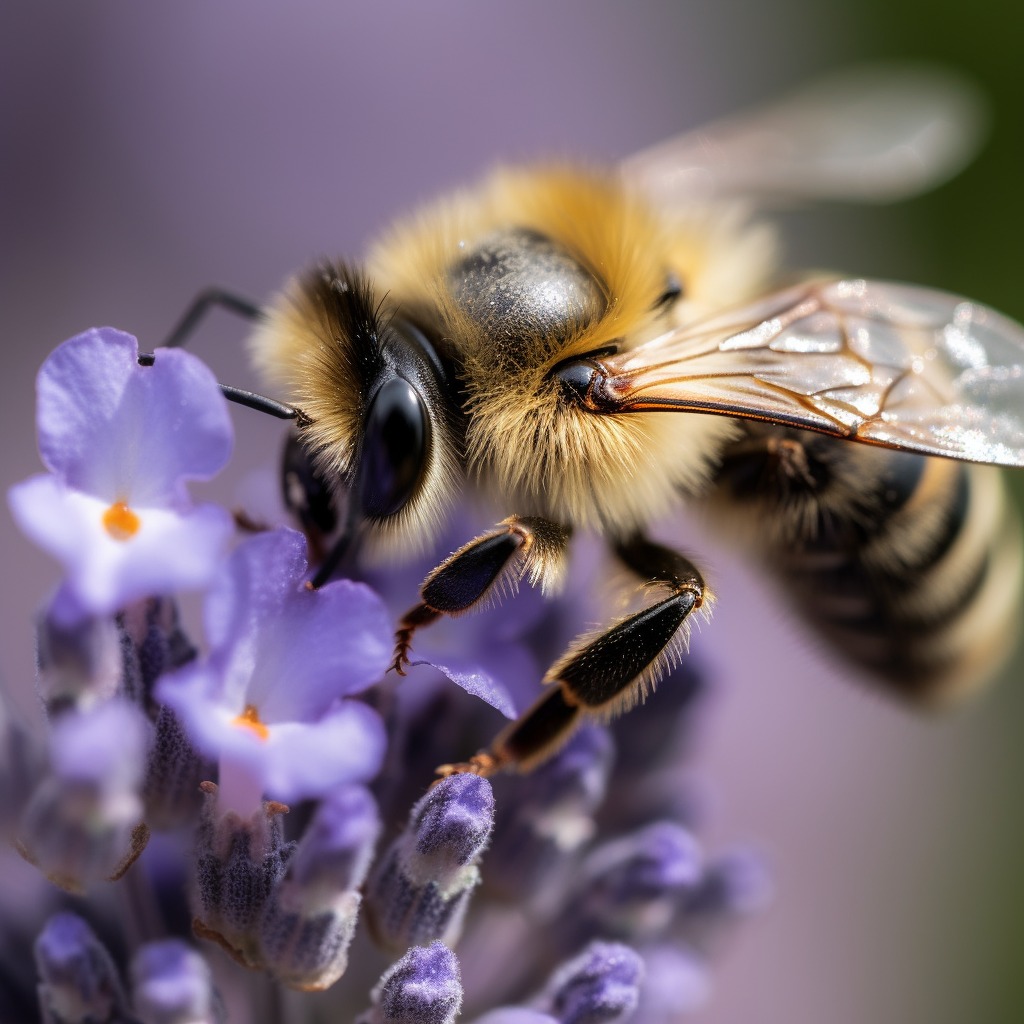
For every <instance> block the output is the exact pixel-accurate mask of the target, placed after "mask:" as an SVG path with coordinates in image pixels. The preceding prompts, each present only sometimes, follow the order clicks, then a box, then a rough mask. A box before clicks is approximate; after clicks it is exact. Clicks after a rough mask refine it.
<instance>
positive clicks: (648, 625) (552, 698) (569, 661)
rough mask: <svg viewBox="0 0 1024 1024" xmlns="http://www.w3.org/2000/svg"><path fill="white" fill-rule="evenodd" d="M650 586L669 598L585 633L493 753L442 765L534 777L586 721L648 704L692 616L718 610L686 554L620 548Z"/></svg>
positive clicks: (445, 771)
mask: <svg viewBox="0 0 1024 1024" xmlns="http://www.w3.org/2000/svg"><path fill="white" fill-rule="evenodd" d="M615 553H616V555H617V556H618V557H619V558H620V559H621V560H622V561H623V562H624V563H625V564H626V565H627V566H628V567H629V568H630V569H631V570H633V572H635V573H636V574H637V575H638V576H639V577H640V578H641V579H642V580H643V581H644V582H645V583H647V584H649V585H652V586H656V587H658V588H659V589H662V590H667V591H668V595H667V596H665V597H662V598H661V599H660V600H657V601H655V602H654V603H653V604H650V605H648V606H647V607H646V608H643V609H641V610H640V611H638V612H635V613H633V614H632V615H628V616H627V617H626V618H624V619H621V620H620V621H618V622H616V623H614V624H612V625H611V626H610V627H608V628H606V629H604V630H601V631H599V632H597V633H591V634H585V635H584V636H582V637H580V638H579V639H577V641H576V642H575V643H574V644H573V645H572V646H571V647H570V648H569V650H568V651H567V652H566V653H565V654H564V655H563V656H562V657H561V658H560V659H559V660H558V661H557V662H556V663H555V664H554V665H553V666H552V667H551V668H550V669H549V670H548V672H547V674H546V676H545V678H544V681H545V683H547V684H550V685H549V686H548V687H547V688H546V689H545V691H544V693H543V694H542V695H541V696H540V697H539V698H538V699H537V701H536V702H535V703H534V704H533V705H532V706H531V707H530V708H528V709H527V710H526V712H525V713H524V714H523V715H522V716H520V718H518V719H517V720H516V721H515V722H512V723H511V724H510V725H509V726H507V727H506V728H505V729H504V730H503V731H502V732H501V733H499V734H498V736H497V738H496V739H495V740H494V742H493V743H492V744H491V746H490V747H489V748H488V749H487V750H486V751H483V752H481V753H479V754H477V755H476V756H475V757H472V758H470V760H469V761H466V762H464V763H462V764H453V765H442V766H441V767H440V768H439V769H438V772H439V773H440V774H442V775H450V774H454V773H458V772H473V773H475V774H477V775H485V776H486V775H492V774H494V773H495V772H497V771H501V770H502V769H503V768H508V767H516V768H518V769H519V770H520V771H529V770H530V769H531V768H533V767H534V766H535V765H537V764H539V763H540V762H541V761H543V760H545V759H546V758H547V757H549V756H550V755H551V754H553V753H554V752H555V751H556V750H558V748H559V747H560V746H561V745H562V744H563V743H565V741H566V740H567V739H568V738H569V736H570V735H572V732H573V730H574V729H575V727H576V726H577V725H578V724H579V723H580V722H581V721H582V720H583V719H585V718H598V719H609V718H614V717H616V716H617V715H619V714H621V713H622V712H624V711H627V710H628V709H629V708H631V707H632V706H633V705H634V704H636V703H637V702H638V701H639V700H641V699H643V697H644V696H645V695H646V693H647V691H648V689H650V688H652V687H653V686H654V684H655V683H657V681H658V679H659V678H660V677H661V676H662V674H663V673H664V672H665V671H666V669H668V668H670V667H671V666H672V665H673V664H674V663H675V661H676V660H677V659H678V657H679V656H680V654H681V653H682V651H683V649H684V647H685V642H686V632H687V629H686V627H687V619H688V618H689V616H690V614H691V613H692V612H694V611H696V610H697V609H699V608H701V607H706V606H707V604H709V603H710V593H709V592H708V590H707V587H706V585H705V583H704V579H703V577H702V576H701V574H700V572H699V571H698V570H697V568H696V567H695V566H694V565H693V563H692V562H691V561H690V560H689V559H688V558H686V557H685V556H684V555H681V554H679V553H678V552H676V551H673V550H671V549H670V548H666V547H662V546H661V545H660V544H655V543H653V542H652V541H649V540H647V539H646V538H645V537H639V536H638V537H634V538H632V539H630V540H628V541H624V542H621V543H619V544H617V545H616V547H615Z"/></svg>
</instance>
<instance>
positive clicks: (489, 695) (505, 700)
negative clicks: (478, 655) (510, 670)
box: [410, 659, 517, 718]
mask: <svg viewBox="0 0 1024 1024" xmlns="http://www.w3.org/2000/svg"><path fill="white" fill-rule="evenodd" d="M410 664H411V665H429V666H430V667H431V668H436V669H437V670H438V672H441V673H443V674H444V675H445V676H447V677H448V678H449V679H450V680H451V681H452V682H453V683H455V685H456V686H461V687H462V689H463V690H465V691H466V693H471V694H472V695H473V696H474V697H479V698H480V699H481V700H483V701H486V702H487V703H488V704H490V705H491V707H492V708H496V709H497V710H498V711H500V712H501V713H502V714H503V715H504V716H505V717H506V718H515V717H516V714H517V712H516V706H515V702H514V701H513V700H512V695H511V694H510V693H509V692H508V690H507V689H505V687H504V686H503V685H502V684H501V683H499V682H498V680H497V679H495V678H494V676H492V675H490V674H489V673H487V672H484V671H483V670H482V669H480V668H479V667H478V666H473V667H472V668H459V667H457V663H456V664H452V663H451V661H449V663H448V664H442V663H441V662H440V661H432V660H427V659H424V660H422V661H412V662H410Z"/></svg>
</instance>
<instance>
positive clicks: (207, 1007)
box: [131, 939, 227, 1024]
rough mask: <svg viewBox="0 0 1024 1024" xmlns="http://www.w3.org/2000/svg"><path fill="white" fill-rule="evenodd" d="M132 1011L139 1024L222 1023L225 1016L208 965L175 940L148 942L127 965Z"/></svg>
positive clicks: (191, 949) (189, 948) (198, 955)
mask: <svg viewBox="0 0 1024 1024" xmlns="http://www.w3.org/2000/svg"><path fill="white" fill-rule="evenodd" d="M131 990H132V1008H133V1010H134V1011H135V1015H136V1016H137V1017H138V1019H139V1021H140V1022H141V1024H223V1022H225V1021H226V1020H227V1014H226V1013H225V1011H224V1006H223V1004H222V1003H221V999H220V996H219V995H218V993H217V990H216V989H215V988H214V986H213V975H212V974H211V972H210V966H209V964H207V962H206V961H205V960H204V959H203V957H202V956H201V955H200V954H199V953H198V952H197V951H196V950H194V949H193V948H192V947H191V946H189V945H188V944H187V943H185V942H182V941H180V940H179V939H168V940H166V941H164V942H151V943H149V944H148V945H145V946H143V947H141V948H140V949H139V951H138V952H137V953H136V954H135V956H134V957H133V959H132V966H131Z"/></svg>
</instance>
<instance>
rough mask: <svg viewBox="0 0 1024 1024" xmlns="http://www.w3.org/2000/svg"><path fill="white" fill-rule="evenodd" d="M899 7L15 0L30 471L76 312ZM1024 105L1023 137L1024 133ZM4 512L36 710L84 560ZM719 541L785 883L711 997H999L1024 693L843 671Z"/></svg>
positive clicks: (20, 436) (766, 837)
mask: <svg viewBox="0 0 1024 1024" xmlns="http://www.w3.org/2000/svg"><path fill="white" fill-rule="evenodd" d="M882 6H883V5H878V4H869V5H867V6H866V7H862V8H857V9H855V8H854V7H852V6H846V5H836V4H820V3H814V2H813V0H783V2H776V3H774V4H760V3H756V2H754V0H750V2H748V3H729V2H717V3H716V2H712V0H700V2H691V3H686V4H675V5H670V4H665V3H662V2H654V0H644V2H635V0H634V2H633V3H630V4H628V5H627V4H612V3H607V2H593V0H564V2H561V3H557V4H551V3H543V2H539V0H531V2H527V3H523V2H520V3H517V4H515V5H514V6H513V5H511V4H509V5H505V6H502V7H499V6H497V5H484V4H473V3H470V2H462V3H459V2H449V0H443V2H438V0H435V2H432V3H414V2H411V0H410V2H404V3H398V2H394V3H381V4H375V5H369V4H366V5H361V6H353V5H348V4H343V3H340V2H327V0H319V2H315V0H293V2H292V3H290V4H288V5H283V4H282V5H271V4H261V3H253V2H248V3H242V2H240V0H222V2H219V3H208V2H195V0H179V2H176V3H173V4H171V3H167V4H137V5H131V4H125V3H116V2H112V0H111V2H106V0H99V2H92V3H78V4H75V3H70V2H66V3H54V4H45V5H44V4H38V5H28V4H25V5H15V4H9V5H5V6H4V9H3V10H2V11H0V329H2V344H3V370H4V373H3V381H2V385H0V386H2V388H3V402H2V403H0V417H2V426H0V429H2V435H0V436H3V438H4V439H5V442H4V445H3V451H2V456H0V458H2V469H0V480H2V482H3V484H4V486H7V485H9V484H10V483H12V482H14V481H16V480H19V479H22V478H24V477H26V476H28V475H30V474H31V473H34V472H37V471H38V461H37V457H36V455H35V451H34V443H33V440H32V434H33V394H32V389H33V384H32V381H33V377H34V373H35V369H36V367H37V366H38V364H39V362H40V361H41V360H42V358H43V357H44V356H45V354H46V352H47V351H48V350H49V349H50V348H52V347H53V346H54V345H55V344H56V343H57V342H59V341H61V340H63V339H64V338H66V337H69V336H70V335H72V334H75V333H77V332H78V331H80V330H82V329H84V328H86V327H89V326H91V325H94V324H101V323H112V324H114V325H115V326H118V327H122V328H125V329H127V330H130V331H132V332H133V333H135V334H137V335H138V336H139V337H140V339H141V340H142V344H143V347H148V346H152V345H154V344H157V343H158V342H159V340H160V339H161V337H162V336H163V335H164V334H165V333H166V331H167V330H168V329H169V327H170V326H171V325H172V323H173V322H174V320H175V319H176V317H177V316H178V315H179V314H180V312H181V311H182V310H183V308H184V306H185V305H186V304H187V302H188V300H189V299H190V298H191V296H192V295H193V294H194V293H195V292H196V291H197V290H198V289H200V288H201V287H203V286H205V285H207V284H213V283H216V284H222V285H224V286H228V287H231V288H233V289H235V290H237V291H239V292H242V293H244V294H249V295H251V296H253V297H255V298H260V297H262V296H265V295H267V293H268V292H269V291H271V290H272V289H273V288H274V287H275V286H276V285H277V284H279V283H280V281H281V280H282V279H283V278H284V277H285V275H286V274H287V273H288V272H289V271H291V270H293V269H294V268H295V267H296V266H297V265H299V264H301V263H302V262H304V261H306V260H308V259H309V258H310V257H311V256H316V255H319V254H322V253H331V254H334V253H338V254H358V253H360V252H361V251H362V250H363V248H364V246H365V242H366V240H367V238H368V237H369V236H371V235H372V233H373V232H374V231H375V230H376V229H378V228H379V227H381V226H382V225H384V224H385V223H386V222H387V221H388V220H389V219H390V218H391V217H392V216H393V215H394V214H395V213H397V212H400V211H402V210H405V209H408V208H410V207H411V206H413V205H414V204H416V203H417V202H418V201H420V200H421V199H424V198H428V197H430V196H432V195H433V194H435V193H436V192H437V191H439V190H442V189H445V188H448V187H450V186H452V185H455V184H458V183H460V182H463V181H471V180H472V179H474V178H475V177H476V176H477V175H478V174H479V173H480V172H482V171H483V170H485V169H486V168H488V167H489V166H491V165H493V164H494V163H496V162H498V161H508V160H514V159H520V158H530V157H538V156H545V155H551V154H556V155H561V154H565V155H573V156H580V157H583V158H587V159H590V160H602V161H606V160H615V159H616V158H619V157H621V156H625V155H626V154H628V153H630V152H631V151H633V150H635V149H637V148H639V147H641V146H643V145H646V144H649V143H652V142H654V141H657V140H659V139H661V138H663V137H666V136H668V135H670V134H673V133H675V132H678V131H680V130H682V129H684V128H687V127H692V126H695V125H697V124H699V123H701V122H703V121H706V120H708V119H710V118H712V117H716V116H719V115H722V114H725V113H728V112H730V111H733V110H735V109H737V108H739V107H742V106H745V105H749V104H751V103H753V102H756V101H757V100H758V99H760V98H762V97H767V96H769V95H771V94H774V93H776V92H778V91H779V90H781V89H784V88H786V87H788V86H791V85H794V84H796V83H798V82H800V81H802V80H804V79H806V78H808V77H810V76H812V75H814V74H816V73H819V72H822V71H825V70H828V69H830V68H832V67H834V66H839V65H842V64H845V63H847V62H850V61H855V60H858V59H860V58H863V57H864V56H865V55H872V54H875V53H877V52H879V50H878V46H877V36H878V34H879V33H881V32H884V31H885V30H886V21H885V17H884V12H883V15H882V17H881V18H880V17H879V10H880V8H881V7H882ZM963 31H964V33H965V37H966V38H971V27H970V22H968V23H967V25H966V26H965V27H964V29H963ZM915 52H916V51H915ZM1017 110H1018V118H1017V123H1013V124H1010V125H1007V124H1006V123H1005V122H1004V123H999V122H998V120H997V123H996V124H995V128H994V130H995V132H996V135H997V137H998V135H999V133H1000V132H1004V131H1007V132H1010V133H1014V132H1016V133H1018V136H1019V132H1020V125H1019V107H1018V108H1017ZM1019 177H1020V175H1019V171H1018V172H1017V178H1018V179H1019ZM972 201H973V203H974V209H975V211H976V212H975V214H974V216H973V217H967V218H966V219H963V220H961V221H959V222H957V234H956V239H955V241H951V242H950V244H951V245H952V246H955V247H957V248H959V249H960V250H961V251H970V246H971V245H972V236H971V227H972V224H973V223H974V221H975V220H978V219H999V218H1001V217H1002V218H1004V225H1005V231H1006V233H1007V242H1006V253H1005V258H1006V260H1012V259H1013V258H1014V256H1015V257H1016V260H1017V267H1018V268H1019V266H1020V257H1021V248H1022V246H1021V244H1020V241H1019V239H1020V237H1021V234H1020V232H1021V230H1022V221H1021V219H1020V217H1019V214H1020V210H1019V207H1018V208H1017V210H1016V214H1015V215H1014V214H1011V215H1009V216H1007V215H1006V214H1005V211H1003V210H1001V209H997V208H995V206H994V205H993V204H995V203H998V201H999V199H998V196H994V195H992V194H991V193H987V192H985V191H984V190H983V189H982V190H979V191H978V192H975V193H973V199H972ZM1014 216H1016V217H1017V219H1016V220H1014ZM790 226H791V229H792V235H791V237H792V248H791V251H792V252H793V253H794V260H795V262H797V263H801V262H803V263H806V264H811V263H813V264H814V265H818V266H836V267H842V268H846V269H849V270H850V271H851V272H863V273H868V274H872V275H874V276H900V277H903V278H907V279H918V280H928V279H929V273H930V271H931V270H932V269H933V267H934V262H933V260H932V258H931V255H930V252H929V247H930V246H932V244H933V242H934V239H935V238H936V237H941V236H942V234H943V227H944V225H943V222H941V221H939V222H938V224H937V225H933V226H932V227H930V228H925V229H920V230H918V229H917V228H916V227H915V221H914V219H913V218H912V217H908V216H907V215H906V214H905V213H903V212H901V211H898V210H896V211H870V212H866V213H865V212H860V211H849V210H837V209H830V210H821V211H817V212H815V213H814V214H813V215H811V214H801V215H800V216H798V217H795V218H793V219H792V222H791V225H790ZM945 273H946V274H947V278H948V279H945V280H942V281H941V282H937V283H942V284H944V285H947V286H950V287H959V288H960V289H961V290H968V286H967V283H966V281H965V282H964V283H959V282H958V280H957V278H956V274H955V271H946V272H945ZM1016 276H1019V272H1018V273H1017V275H1016ZM978 297H980V298H984V299H988V300H989V301H994V298H993V297H992V296H990V295H985V294H980V295H978ZM1009 311H1010V312H1011V313H1014V314H1015V315H1017V316H1020V315H1021V309H1020V308H1019V307H1018V308H1017V309H1010V310H1009ZM242 334H243V328H242V327H241V326H240V325H239V324H237V323H234V322H232V321H231V320H230V319H229V318H227V317H226V316H221V315H215V316H214V317H213V318H212V319H211V320H210V321H209V323H208V324H207V327H206V329H205V331H204V332H203V334H202V336H201V337H200V338H198V339H197V341H196V350H197V351H198V352H199V354H201V355H202V356H203V357H204V358H206V359H207V360H208V361H209V362H210V364H211V365H212V366H213V367H214V369H215V371H216V372H217V373H218V375H219V376H220V378H221V379H222V380H225V381H228V382H230V383H233V384H236V385H241V386H246V385H251V386H255V384H256V382H255V381H254V379H253V378H252V376H251V375H250V373H249V371H248V369H247V368H246V367H245V365H244V360H243V358H242V354H241V350H240V347H239V339H240V338H241V337H242ZM236 424H237V427H238V430H239V435H240V440H239V453H238V456H237V457H236V461H235V466H234V467H233V474H234V475H233V476H229V477H228V478H227V479H225V480H223V481H219V482H218V483H217V484H216V486H215V487H211V488H209V489H208V493H210V494H214V495H219V496H220V497H221V499H222V500H224V501H228V502H230V501H231V496H232V495H233V494H234V492H235V488H236V487H237V486H238V482H239V479H240V478H241V477H242V476H243V475H244V473H245V472H247V471H248V470H251V469H253V468H256V467H258V466H259V465H261V463H262V462H263V461H264V460H265V458H266V453H267V452H268V451H276V445H277V443H278V438H279V436H280V429H279V427H278V426H277V425H276V424H274V423H267V422H263V421H262V420H261V419H260V418H259V417H257V416H255V415H251V414H250V415H247V414H246V413H245V412H240V413H239V414H238V416H237V417H236ZM0 537H2V551H3V568H4V585H3V588H2V591H0V628H2V639H0V674H2V676H3V678H4V679H5V681H6V683H7V684H8V685H9V687H10V688H11V689H13V690H15V691H16V692H17V693H18V694H19V699H20V701H21V705H22V707H23V708H24V709H26V710H27V711H29V712H32V711H34V708H33V702H32V697H31V674H32V637H31V627H30V616H31V613H32V610H33V609H34V608H35V607H36V606H37V604H38V603H39V602H40V601H41V599H42V597H43V595H44V594H45V593H46V591H47V589H48V588H49V587H50V586H51V585H52V583H53V582H54V581H55V579H56V572H55V569H54V567H53V566H52V565H51V564H50V563H49V562H48V561H47V559H46V558H45V557H44V556H42V555H41V554H38V553H36V552H35V551H32V550H30V549H29V548H28V546H27V545H26V544H24V543H22V542H21V540H20V538H19V537H18V536H17V534H16V533H15V531H14V529H13V526H12V525H11V523H10V519H9V516H8V514H7V512H6V508H4V511H3V513H2V514H0ZM709 562H710V565H711V568H712V570H713V571H714V576H715V578H716V580H717V583H718V586H717V589H718V592H719V596H720V598H721V600H720V604H719V609H718V612H717V613H716V617H715V621H714V623H713V625H712V626H711V627H710V628H705V629H704V631H703V635H702V636H700V638H699V639H698V641H697V645H699V647H700V649H701V651H702V652H705V653H706V656H707V658H708V660H709V661H713V662H715V663H716V664H717V665H718V666H719V668H720V671H721V675H722V678H723V681H724V684H723V687H722V698H721V699H720V700H719V701H718V704H717V713H716V714H715V715H714V716H713V720H712V721H711V723H710V728H709V731H708V736H707V742H706V750H705V752H704V755H703V765H704V767H705V768H706V772H707V778H708V784H709V787H710V791H711V793H712V795H713V799H714V805H715V806H714V814H713V820H712V835H713V838H714V839H715V840H717V841H719V842H724V841H727V840H733V839H738V838H742V837H749V838H751V839H756V840H758V841H759V842H760V843H762V844H763V846H764V847H765V849H766V850H767V851H768V853H769V856H770V859H771V861H772V862H773V864H774V866H775V868H776V871H777V874H778V887H779V896H778V901H777V904H776V906H775V907H774V908H773V909H772V910H771V911H770V912H769V913H768V914H767V915H766V916H764V917H763V918H762V919H761V920H759V921H757V922H756V923H755V924H754V925H752V926H751V927H750V928H749V929H747V930H745V932H744V934H742V935H741V936H739V939H738V941H737V943H736V944H735V946H734V947H733V948H730V949H728V950H727V951H726V955H725V956H724V958H723V962H722V964H721V968H720V970H719V972H718V985H717V992H716V994H715V998H714V1001H713V1003H712V1005H711V1007H710V1009H709V1011H708V1013H707V1015H706V1018H705V1019H707V1020H709V1021H722V1022H724V1021H741V1020H743V1021H758V1022H764V1024H792V1022H794V1021H796V1022H827V1024H864V1022H866V1021H870V1022H872V1024H897V1022H905V1021H908V1020H928V1021H930V1022H932V1024H941V1022H949V1024H952V1022H960V1021H964V1020H967V1019H969V1018H972V1019H993V1018H992V1017H991V1016H988V1017H986V1016H985V1013H984V1012H983V1011H980V1010H979V1007H981V1006H992V1005H994V1004H993V1003H992V1002H991V1001H990V1002H985V1000H992V999H994V998H997V997H995V996H993V995H992V993H993V991H997V992H999V993H1000V995H999V996H998V998H1000V999H1001V998H1013V997H1014V996H1021V989H1020V984H1021V983H1020V982H1019V981H1014V980H1013V979H1012V977H1011V975H1010V973H1009V970H1007V971H1003V966H1004V965H1008V967H1010V968H1012V967H1013V966H1015V964H1016V955H1015V954H1014V951H1015V950H1016V951H1018V952H1019V950H1020V948H1022V947H1021V942H1020V937H1019V935H1018V934H1017V931H1019V928H1020V925H1019V923H1017V919H1018V918H1020V917H1021V914H1020V913H1019V911H1020V910H1021V909H1024V906H1022V900H1021V898H1020V897H1021V886H1020V882H1019V880H1018V879H1017V878H1016V873H1019V870H1020V867H1019V866H1020V864H1021V862H1022V860H1024V857H1022V854H1024V839H1022V835H1021V833H1022V823H1021V820H1020V819H1021V817H1022V815H1021V810H1020V803H1019V799H1018V797H1017V794H1016V786H1015V782H1016V780H1017V779H1020V778H1021V772H1022V770H1024V767H1022V764H1024V762H1022V758H1021V755H1019V754H1017V753H1015V750H1016V747H1017V746H1018V745H1019V744H1018V742H1017V737H1018V736H1019V735H1021V733H1022V731H1024V701H1022V699H1021V697H1020V696H1019V695H1018V694H1017V693H1016V692H1015V691H1014V690H1013V688H1011V687H1004V688H1003V689H1002V690H999V691H996V692H995V693H994V694H993V695H992V696H990V697H989V698H987V699H985V700H984V701H982V702H981V703H980V704H979V705H978V706H977V707H976V708H973V709H970V710H968V711H967V712H966V714H961V715H958V716H954V717H951V718H949V719H948V720H947V719H943V720H941V721H919V720H917V719H914V718H912V717H910V716H908V715H907V714H905V713H903V712H901V711H899V710H898V709H894V708H892V707H890V706H889V705H888V704H886V703H884V702H882V701H880V700H877V699H875V698H874V697H873V696H871V695H869V694H867V693H866V692H865V691H863V690H861V689H858V688H856V687H853V686H849V685H847V684H845V683H844V682H843V681H841V680H840V678H839V673H838V672H837V671H836V670H834V669H833V668H832V667H831V666H830V665H828V664H827V663H826V662H825V661H823V660H821V659H819V658H817V657H816V656H815V654H814V653H813V652H812V651H810V650H809V649H808V647H807V645H806V643H805V642H804V641H803V640H801V639H800V638H799V637H798V636H797V634H796V631H795V630H794V629H793V628H792V627H791V626H790V625H789V624H788V623H787V622H786V621H785V620H784V619H783V618H782V616H780V615H779V614H778V613H776V612H773V611H772V610H771V608H770V604H771V601H770V597H769V595H768V593H767V592H766V591H765V590H764V588H763V587H762V586H761V584H760V583H759V582H758V581H757V580H755V579H752V578H751V577H750V576H748V575H747V574H746V573H745V572H744V571H743V569H742V568H741V567H738V566H737V565H735V564H733V563H732V562H731V561H730V559H729V557H728V554H727V553H726V552H722V551H720V550H718V551H714V550H713V549H712V553H711V554H710V556H709ZM1011 674H1016V673H1011ZM1007 993H1009V995H1007Z"/></svg>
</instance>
